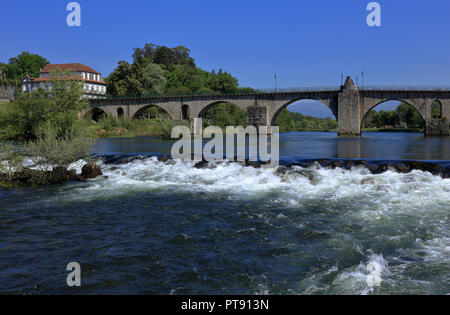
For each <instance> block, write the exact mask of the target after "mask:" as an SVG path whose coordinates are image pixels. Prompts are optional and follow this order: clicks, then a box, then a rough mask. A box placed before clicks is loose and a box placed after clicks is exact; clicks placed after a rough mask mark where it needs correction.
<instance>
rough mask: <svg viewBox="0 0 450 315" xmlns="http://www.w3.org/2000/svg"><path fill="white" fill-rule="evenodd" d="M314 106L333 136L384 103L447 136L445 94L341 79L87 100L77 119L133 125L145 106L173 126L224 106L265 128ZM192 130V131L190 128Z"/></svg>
mask: <svg viewBox="0 0 450 315" xmlns="http://www.w3.org/2000/svg"><path fill="white" fill-rule="evenodd" d="M305 99H308V100H316V101H320V102H322V103H323V104H325V105H326V106H328V107H329V108H330V110H331V111H332V112H333V114H334V115H335V117H336V118H337V121H338V134H339V136H360V135H361V125H362V122H363V119H364V117H365V116H366V114H367V113H368V112H369V111H370V110H372V109H373V108H374V107H375V106H377V105H379V104H381V103H383V102H385V101H390V100H396V101H401V102H405V103H407V104H409V105H410V106H412V107H413V108H414V109H415V110H416V111H417V112H418V113H419V114H420V115H421V116H422V118H423V120H424V121H425V135H427V136H448V135H449V122H450V88H446V89H441V88H429V87H428V88H415V89H412V88H410V89H408V88H406V89H403V88H382V89H379V88H369V89H360V88H359V87H358V86H357V85H355V84H354V82H353V80H352V79H351V78H350V77H347V79H346V81H345V84H344V85H342V86H340V87H339V88H331V89H330V88H316V89H314V88H309V89H295V90H281V91H260V92H256V93H249V94H227V95H180V96H149V97H123V98H107V99H95V100H90V107H89V109H87V110H85V111H83V112H82V113H80V116H85V115H87V114H88V113H90V112H92V111H95V110H102V111H103V112H105V113H106V114H107V115H109V116H112V117H126V118H127V119H130V120H131V119H134V118H136V117H137V114H138V112H139V111H141V110H143V109H144V108H146V107H149V106H158V107H160V108H162V109H164V110H165V111H166V112H167V113H168V114H169V115H170V117H171V118H172V119H173V120H174V121H181V120H186V118H187V114H186V113H187V112H189V119H190V120H191V122H193V120H194V119H195V118H203V116H204V115H205V113H206V112H207V110H208V109H209V108H210V107H212V106H214V105H215V104H218V103H222V102H227V103H232V104H235V105H236V106H238V107H239V108H240V109H242V110H243V111H244V112H245V115H246V117H247V124H248V125H249V126H255V127H257V128H258V127H260V126H267V127H268V128H267V130H268V133H270V132H271V131H270V127H271V126H273V125H274V124H275V121H276V119H277V117H278V115H279V114H280V112H281V111H282V110H283V109H284V108H286V107H287V106H289V105H290V104H292V103H294V102H296V101H300V100H305ZM435 101H439V103H440V104H441V117H439V118H436V117H433V116H432V104H433V102H435ZM191 125H192V126H193V130H195V126H194V124H193V123H192V124H191Z"/></svg>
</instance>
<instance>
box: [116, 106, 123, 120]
mask: <svg viewBox="0 0 450 315" xmlns="http://www.w3.org/2000/svg"><path fill="white" fill-rule="evenodd" d="M124 114H125V112H124V110H123V108H122V107H119V108H118V109H117V118H119V119H120V118H122V117H123V115H124Z"/></svg>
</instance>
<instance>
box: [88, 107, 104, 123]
mask: <svg viewBox="0 0 450 315" xmlns="http://www.w3.org/2000/svg"><path fill="white" fill-rule="evenodd" d="M107 116H108V115H107V114H106V112H105V111H104V110H103V109H101V108H98V107H95V108H93V109H92V110H90V111H89V112H87V113H86V115H85V116H84V117H89V118H90V119H92V120H94V121H96V122H99V121H100V119H102V118H106V117H107Z"/></svg>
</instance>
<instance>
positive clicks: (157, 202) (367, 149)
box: [0, 133, 450, 294]
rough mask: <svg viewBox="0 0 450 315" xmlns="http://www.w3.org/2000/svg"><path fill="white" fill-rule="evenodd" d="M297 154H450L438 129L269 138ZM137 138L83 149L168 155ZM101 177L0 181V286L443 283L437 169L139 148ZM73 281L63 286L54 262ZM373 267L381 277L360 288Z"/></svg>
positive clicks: (299, 288)
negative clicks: (73, 268) (24, 184)
mask: <svg viewBox="0 0 450 315" xmlns="http://www.w3.org/2000/svg"><path fill="white" fill-rule="evenodd" d="M280 142H281V143H280V150H281V155H283V156H290V157H292V156H294V157H299V158H308V157H323V158H326V157H327V158H330V157H331V158H333V157H339V158H350V157H353V158H368V159H371V158H374V159H375V158H376V159H380V158H385V159H422V160H450V157H449V152H448V150H449V146H450V142H449V140H448V138H431V139H426V138H423V136H421V135H417V134H367V135H366V137H364V138H361V139H356V138H355V139H352V138H348V139H337V138H336V136H335V134H332V133H290V134H284V135H282V136H281V141H280ZM170 145H171V144H170V143H165V142H159V141H156V140H152V139H149V138H145V137H144V138H134V139H103V140H100V141H99V143H98V145H97V146H96V149H95V151H96V152H97V153H101V154H105V153H111V152H121V153H149V152H153V153H169V152H170ZM100 163H101V164H102V165H101V166H102V168H103V170H104V174H105V175H107V176H108V178H97V179H95V180H92V181H89V182H86V183H72V184H69V185H68V186H60V187H49V188H39V189H30V188H27V189H14V190H0V198H1V203H0V293H12V294H16V293H25V294H40V293H86V294H108V293H112V294H117V293H138V294H349V293H350V294H389V293H400V294H411V293H412V294H447V293H450V272H449V271H450V224H449V220H448V216H449V213H450V206H449V205H450V179H442V178H441V177H439V176H433V175H432V174H430V173H426V172H422V171H413V172H412V173H411V174H399V173H396V172H393V171H388V172H386V173H383V174H380V175H371V174H370V173H369V172H368V171H367V170H366V169H364V168H359V167H358V168H354V169H352V170H343V169H339V168H338V169H335V170H330V169H324V168H320V167H318V166H317V167H311V168H308V169H303V168H300V167H293V168H291V169H289V170H281V169H254V168H250V167H242V166H240V165H238V164H235V163H232V164H229V163H219V164H217V165H210V167H209V168H206V169H196V168H194V167H193V165H192V164H191V163H186V162H178V163H172V164H164V163H162V162H159V161H158V160H157V159H156V158H150V157H145V158H144V157H140V158H135V159H129V160H126V161H123V162H120V163H117V164H104V163H103V162H100ZM72 261H76V262H79V263H80V264H81V266H82V287H81V288H80V289H69V288H67V287H66V276H67V273H68V272H66V266H67V264H68V263H69V262H72ZM368 265H371V266H375V267H376V270H378V271H379V272H380V278H381V285H380V286H374V285H370V284H369V282H368V281H367V280H368V278H371V277H374V276H376V275H375V274H374V271H373V270H369V269H368V268H367V266H368Z"/></svg>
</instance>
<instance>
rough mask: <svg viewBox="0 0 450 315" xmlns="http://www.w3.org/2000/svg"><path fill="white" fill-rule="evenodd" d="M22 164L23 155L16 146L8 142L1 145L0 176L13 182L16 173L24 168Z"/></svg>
mask: <svg viewBox="0 0 450 315" xmlns="http://www.w3.org/2000/svg"><path fill="white" fill-rule="evenodd" d="M22 162H23V154H22V152H21V151H20V150H19V149H18V148H17V147H16V146H14V145H12V144H10V143H7V142H3V143H0V174H4V175H6V176H7V179H8V180H11V178H12V177H13V175H14V172H16V171H18V170H20V169H21V168H22Z"/></svg>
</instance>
